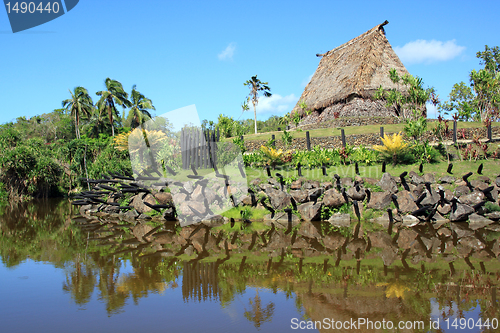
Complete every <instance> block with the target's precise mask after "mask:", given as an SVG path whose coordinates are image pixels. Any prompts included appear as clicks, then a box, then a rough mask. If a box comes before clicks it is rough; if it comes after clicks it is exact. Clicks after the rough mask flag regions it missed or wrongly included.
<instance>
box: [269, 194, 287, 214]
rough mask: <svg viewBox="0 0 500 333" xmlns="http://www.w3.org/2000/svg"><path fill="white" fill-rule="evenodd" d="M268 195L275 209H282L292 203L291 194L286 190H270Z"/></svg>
mask: <svg viewBox="0 0 500 333" xmlns="http://www.w3.org/2000/svg"><path fill="white" fill-rule="evenodd" d="M268 195H269V200H270V201H271V205H272V206H273V208H274V209H276V210H281V209H284V208H286V207H288V206H290V205H291V204H292V201H291V198H292V196H291V195H290V194H288V193H286V192H283V191H280V190H272V191H269V193H268Z"/></svg>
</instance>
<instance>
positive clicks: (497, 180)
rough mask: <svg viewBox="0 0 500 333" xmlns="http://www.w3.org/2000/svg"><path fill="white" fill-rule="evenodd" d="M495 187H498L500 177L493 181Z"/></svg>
mask: <svg viewBox="0 0 500 333" xmlns="http://www.w3.org/2000/svg"><path fill="white" fill-rule="evenodd" d="M495 185H496V186H498V187H500V177H497V179H495Z"/></svg>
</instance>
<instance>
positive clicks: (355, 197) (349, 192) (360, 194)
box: [347, 187, 366, 201]
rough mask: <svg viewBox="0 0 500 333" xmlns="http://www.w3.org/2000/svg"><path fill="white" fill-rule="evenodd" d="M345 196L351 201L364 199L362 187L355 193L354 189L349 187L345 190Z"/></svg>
mask: <svg viewBox="0 0 500 333" xmlns="http://www.w3.org/2000/svg"><path fill="white" fill-rule="evenodd" d="M347 196H348V197H349V198H351V199H352V200H357V201H363V200H365V197H366V191H365V189H364V188H362V187H359V191H356V187H350V188H349V189H348V190H347Z"/></svg>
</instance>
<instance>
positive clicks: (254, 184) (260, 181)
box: [250, 178, 262, 187]
mask: <svg viewBox="0 0 500 333" xmlns="http://www.w3.org/2000/svg"><path fill="white" fill-rule="evenodd" d="M260 183H262V180H260V178H255V179H254V180H252V181H251V182H250V185H252V186H254V187H258V186H259V184H260Z"/></svg>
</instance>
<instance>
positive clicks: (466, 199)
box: [458, 191, 484, 206]
mask: <svg viewBox="0 0 500 333" xmlns="http://www.w3.org/2000/svg"><path fill="white" fill-rule="evenodd" d="M458 200H459V201H460V203H462V204H465V205H469V206H474V205H477V204H478V203H480V202H482V201H483V200H484V194H483V192H479V191H474V192H472V193H470V194H464V195H461V196H460V197H459V198H458Z"/></svg>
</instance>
